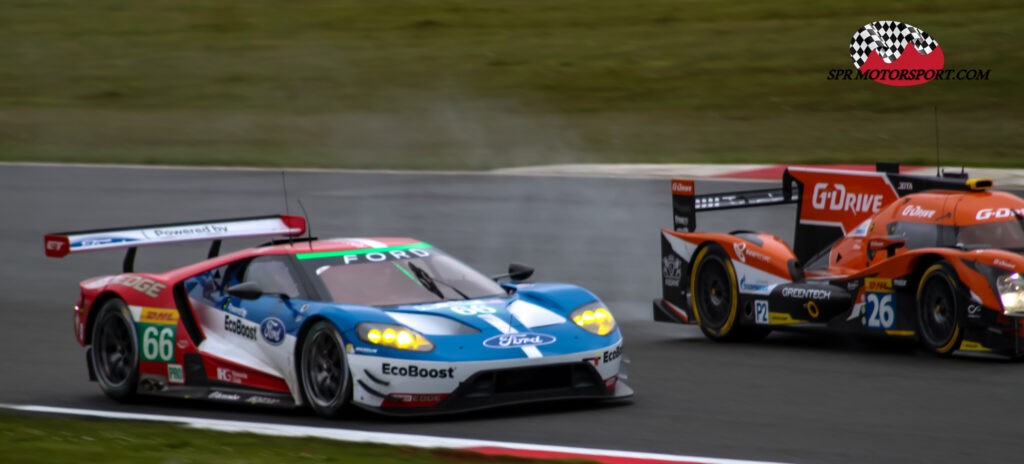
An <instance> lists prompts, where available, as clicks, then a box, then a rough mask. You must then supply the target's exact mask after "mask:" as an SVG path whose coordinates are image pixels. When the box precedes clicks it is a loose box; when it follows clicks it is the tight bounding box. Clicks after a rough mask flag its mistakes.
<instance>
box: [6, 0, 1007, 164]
mask: <svg viewBox="0 0 1024 464" xmlns="http://www.w3.org/2000/svg"><path fill="white" fill-rule="evenodd" d="M856 3H857V4H856V5H851V4H847V3H842V2H831V1H827V0H820V1H811V0H798V1H782V0H771V1H764V0H733V1H729V2H721V1H713V0H698V1H693V0H690V1H685V0H638V1H631V2H621V1H615V0H564V1H534V0H488V1H482V0H476V1H470V0H447V1H445V0H389V1H379V2H366V1H355V0H298V1H285V0H276V1H271V0H250V1H246V2H224V1H212V0H149V1H145V2H124V1H121V0H94V1H88V2H82V1H74V0H5V1H3V2H0V63H3V65H2V66H0V160H26V161H66V162H118V163H167V164H198V165H207V164H212V165H262V166H317V167H354V168H445V169H485V168H492V167H500V166H514V165H529V164H543V163H563V162H850V161H859V162H873V161H876V160H892V161H900V162H903V163H915V164H930V163H932V162H933V160H934V153H935V134H934V121H933V117H932V114H933V108H934V107H935V106H937V107H938V108H939V126H940V131H941V135H940V136H941V148H942V153H943V161H944V162H946V163H949V164H957V163H967V164H971V165H996V166H1024V157H1021V156H1019V154H1020V153H1021V152H1022V148H1024V131H1021V130H1020V129H1021V127H1022V122H1024V105H1022V103H1024V102H1022V99H1024V92H1022V91H1021V90H1020V89H1021V88H1024V47H1022V45H1024V43H1022V40H1021V35H1020V31H1021V30H1024V4H1022V3H1021V2H1019V1H1015V0H980V1H977V2H970V3H965V2H958V1H954V0H911V1H907V0H903V1H882V0H872V1H865V2H856ZM879 19H897V20H901V21H905V22H908V23H910V24H913V25H915V26H918V27H921V28H923V29H924V30H926V31H927V32H928V33H929V34H931V35H932V36H933V37H934V38H936V39H937V40H938V41H939V43H940V45H941V46H942V48H943V51H944V53H945V56H946V67H947V68H963V69H975V68H981V69H989V68H990V69H991V70H992V71H991V75H990V80H988V81H941V82H938V81H937V82H931V83H928V84H925V85H921V86H916V87H905V88H897V87H889V86H885V85H881V84H877V83H874V82H870V81H827V80H826V75H827V73H828V70H830V69H834V68H844V69H852V64H851V62H850V59H849V55H848V50H847V49H848V44H849V40H850V37H851V36H852V35H853V33H854V32H855V31H856V30H857V29H858V28H859V27H860V26H862V25H864V24H866V23H868V22H870V21H874V20H879Z"/></svg>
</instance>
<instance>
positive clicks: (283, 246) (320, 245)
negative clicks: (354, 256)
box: [255, 237, 422, 255]
mask: <svg viewBox="0 0 1024 464" xmlns="http://www.w3.org/2000/svg"><path fill="white" fill-rule="evenodd" d="M415 243H422V241H421V240H416V239H414V238H408V237H344V238H329V239H323V240H313V241H308V240H301V239H296V240H295V241H294V242H291V243H281V241H280V240H279V241H278V242H277V244H276V245H269V246H264V247H257V248H255V250H259V251H260V252H261V253H260V254H282V255H288V254H300V253H319V252H325V251H351V250H371V249H375V248H390V247H396V246H403V245H412V244H415Z"/></svg>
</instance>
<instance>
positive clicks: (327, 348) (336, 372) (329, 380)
mask: <svg viewBox="0 0 1024 464" xmlns="http://www.w3.org/2000/svg"><path fill="white" fill-rule="evenodd" d="M344 346H345V343H344V341H343V340H342V339H341V334H339V333H338V330H337V329H335V328H334V324H331V323H330V322H327V321H320V322H317V323H315V324H314V325H313V327H312V328H311V329H310V330H309V333H307V334H306V338H305V339H304V341H303V343H302V358H301V363H300V367H299V369H300V370H301V377H302V393H303V394H304V395H305V398H306V401H307V402H309V405H310V406H311V407H312V408H313V411H315V412H316V413H317V414H318V415H320V416H322V417H327V418H334V417H338V416H339V415H341V412H342V409H343V408H344V407H345V404H346V403H347V402H348V399H349V396H350V395H351V391H352V379H351V376H350V375H349V369H348V362H347V360H346V358H345V350H344V348H343V347H344Z"/></svg>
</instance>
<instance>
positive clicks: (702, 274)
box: [690, 245, 742, 341]
mask: <svg viewBox="0 0 1024 464" xmlns="http://www.w3.org/2000/svg"><path fill="white" fill-rule="evenodd" d="M690 304H691V305H692V307H693V314H694V316H695V317H696V318H697V324H698V325H699V326H700V330H701V332H704V335H705V336H706V337H708V338H710V339H711V340H716V341H726V340H736V339H737V338H739V336H740V332H742V331H741V330H739V329H740V328H739V327H738V324H737V323H738V321H737V319H738V311H739V290H738V287H737V283H736V270H735V269H733V266H732V260H730V259H729V256H728V255H726V254H725V252H724V251H722V249H721V248H719V247H718V246H715V245H710V246H706V247H703V248H701V249H700V251H699V252H698V253H697V257H696V258H695V259H694V264H693V272H691V273H690Z"/></svg>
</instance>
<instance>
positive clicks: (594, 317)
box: [569, 301, 615, 335]
mask: <svg viewBox="0 0 1024 464" xmlns="http://www.w3.org/2000/svg"><path fill="white" fill-rule="evenodd" d="M569 319H572V321H573V322H575V323H576V325H578V326H580V328H582V329H583V330H586V331H587V332H590V333H592V334H596V335H608V334H610V333H612V331H613V330H615V318H614V317H612V313H611V312H610V311H608V309H607V308H605V307H604V303H601V302H600V301H595V302H593V303H590V304H588V305H584V306H580V307H579V308H576V310H574V311H573V312H572V313H570V314H569Z"/></svg>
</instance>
